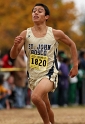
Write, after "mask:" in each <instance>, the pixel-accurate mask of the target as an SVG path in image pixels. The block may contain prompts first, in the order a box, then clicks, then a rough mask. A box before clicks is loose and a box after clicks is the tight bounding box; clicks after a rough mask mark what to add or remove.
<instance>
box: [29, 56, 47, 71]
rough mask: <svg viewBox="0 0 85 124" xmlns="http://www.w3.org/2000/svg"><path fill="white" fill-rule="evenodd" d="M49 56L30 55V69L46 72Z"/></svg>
mask: <svg viewBox="0 0 85 124" xmlns="http://www.w3.org/2000/svg"><path fill="white" fill-rule="evenodd" d="M47 61H48V57H47V56H41V55H34V54H31V55H30V67H31V68H35V69H38V70H45V69H46V68H47Z"/></svg>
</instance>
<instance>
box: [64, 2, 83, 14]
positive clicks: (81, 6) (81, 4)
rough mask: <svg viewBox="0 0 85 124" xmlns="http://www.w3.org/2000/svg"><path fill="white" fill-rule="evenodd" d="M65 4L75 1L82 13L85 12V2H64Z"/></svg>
mask: <svg viewBox="0 0 85 124" xmlns="http://www.w3.org/2000/svg"><path fill="white" fill-rule="evenodd" d="M63 1H65V2H69V1H74V2H75V6H76V7H77V9H78V10H79V11H80V12H82V13H83V12H85V0H63Z"/></svg>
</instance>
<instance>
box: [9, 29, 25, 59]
mask: <svg viewBox="0 0 85 124" xmlns="http://www.w3.org/2000/svg"><path fill="white" fill-rule="evenodd" d="M25 37H26V30H24V31H23V32H21V34H20V35H19V36H17V37H15V39H14V44H13V46H12V48H11V51H10V57H11V58H12V59H15V58H16V57H17V56H18V54H19V52H20V50H21V49H22V46H23V45H24V42H25Z"/></svg>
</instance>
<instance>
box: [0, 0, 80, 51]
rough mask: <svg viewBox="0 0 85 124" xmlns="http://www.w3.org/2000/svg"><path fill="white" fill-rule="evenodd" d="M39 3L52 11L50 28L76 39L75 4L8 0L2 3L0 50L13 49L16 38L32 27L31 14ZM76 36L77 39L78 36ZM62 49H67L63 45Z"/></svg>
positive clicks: (58, 1) (60, 0)
mask: <svg viewBox="0 0 85 124" xmlns="http://www.w3.org/2000/svg"><path fill="white" fill-rule="evenodd" d="M38 2H41V3H44V4H46V5H47V6H48V7H49V9H50V11H51V17H50V19H49V21H48V22H47V24H48V25H49V26H52V27H53V28H55V29H60V30H63V31H64V32H65V33H66V34H67V35H68V36H71V38H73V37H75V36H74V35H73V31H72V30H71V28H72V26H73V24H74V21H75V20H76V19H77V15H76V9H75V5H74V2H68V3H63V2H62V0H50V1H46V0H36V1H35V0H29V1H27V0H7V1H5V2H4V1H3V0H2V1H0V35H1V36H0V49H6V48H11V46H12V44H13V41H14V38H15V36H17V35H19V34H20V32H21V31H22V30H25V29H27V28H28V27H30V26H32V24H33V23H32V20H31V12H32V8H33V6H34V5H35V4H36V3H38ZM71 34H72V35H71ZM75 35H76V37H75V38H76V39H77V34H76V33H75ZM75 38H74V39H75ZM75 41H76V40H75ZM76 44H78V42H76ZM60 49H65V48H64V47H63V45H61V47H60ZM65 50H68V49H65Z"/></svg>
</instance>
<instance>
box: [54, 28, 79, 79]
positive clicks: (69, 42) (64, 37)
mask: <svg viewBox="0 0 85 124" xmlns="http://www.w3.org/2000/svg"><path fill="white" fill-rule="evenodd" d="M53 33H54V37H55V39H56V40H60V41H62V42H63V43H65V44H66V45H68V46H69V48H70V52H71V57H72V62H73V68H72V69H71V71H70V74H69V75H70V76H71V77H74V76H75V75H77V73H78V55H77V49H76V45H75V43H74V42H73V41H72V40H71V39H70V38H69V37H68V36H67V35H65V34H64V32H63V31H60V30H53Z"/></svg>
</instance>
